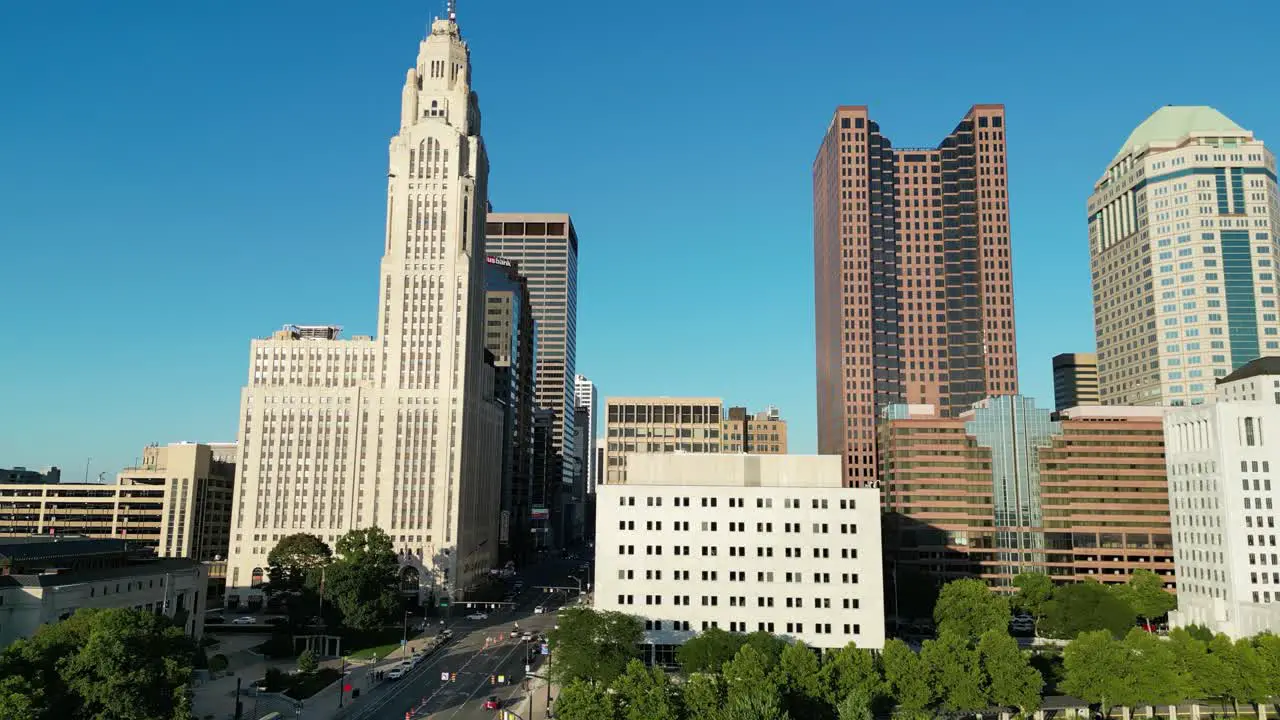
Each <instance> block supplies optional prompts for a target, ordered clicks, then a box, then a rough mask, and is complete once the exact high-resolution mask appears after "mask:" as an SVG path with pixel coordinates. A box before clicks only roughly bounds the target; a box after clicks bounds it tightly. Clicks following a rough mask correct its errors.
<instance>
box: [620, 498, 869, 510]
mask: <svg viewBox="0 0 1280 720" xmlns="http://www.w3.org/2000/svg"><path fill="white" fill-rule="evenodd" d="M700 499H701V501H702V502H701V506H702V507H704V508H705V507H716V506H717V501H718V498H714V497H704V498H700ZM644 500H645V502H644V504H645V507H662V496H658V497H653V496H648V497H646V498H645V499H644ZM690 500H691V498H688V497H675V498H672V501H673V503H672V504H673V505H674V506H675V507H690V504H689V503H690ZM728 500H729V507H731V508H745V507H746V501H747V500H746V498H733V497H731V498H729V499H728ZM782 500H783V503H784V506H783V507H784V509H788V510H799V509H800V498H783V499H782ZM827 502H828V501H827V499H826V498H813V499H812V509H814V510H828V509H830V508H829V507H828V506H827ZM618 505H619V506H620V507H635V505H636V496H634V495H620V496H619V497H618ZM756 507H757V508H765V509H768V508H772V507H773V498H756ZM840 509H841V510H857V509H858V504H857V501H856V500H853V499H844V498H842V499H841V500H840Z"/></svg>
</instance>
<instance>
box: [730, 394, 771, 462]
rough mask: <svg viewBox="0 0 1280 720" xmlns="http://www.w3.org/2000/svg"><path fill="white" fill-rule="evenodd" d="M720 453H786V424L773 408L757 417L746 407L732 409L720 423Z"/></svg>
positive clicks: (758, 414) (756, 414)
mask: <svg viewBox="0 0 1280 720" xmlns="http://www.w3.org/2000/svg"><path fill="white" fill-rule="evenodd" d="M720 440H721V447H720V452H727V453H753V454H762V455H763V454H769V453H772V454H775V455H786V454H787V421H786V420H783V419H782V414H781V413H780V412H779V411H778V408H776V407H774V406H772V405H770V406H769V407H768V408H767V409H765V410H762V411H760V412H758V413H755V414H754V415H753V414H751V413H749V412H747V409H746V408H744V407H731V408H729V409H728V410H727V411H726V412H725V417H724V420H722V421H721V423H720Z"/></svg>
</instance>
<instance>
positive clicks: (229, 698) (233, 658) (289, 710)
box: [192, 633, 430, 720]
mask: <svg viewBox="0 0 1280 720" xmlns="http://www.w3.org/2000/svg"><path fill="white" fill-rule="evenodd" d="M237 639H238V638H237ZM258 642H261V638H258V639H256V640H254V642H253V643H251V644H250V646H252V645H256V644H257V643H258ZM429 644H430V638H429V637H427V636H426V633H423V634H420V635H418V636H417V637H415V638H411V639H410V640H409V647H410V648H413V649H421V648H423V647H427V646H429ZM223 645H224V648H220V651H221V652H222V653H223V654H224V655H226V656H227V661H228V667H227V669H228V672H227V673H224V674H223V675H222V676H221V677H218V678H215V679H213V680H208V681H206V682H204V683H202V684H200V685H198V686H196V687H195V688H194V691H193V698H192V710H193V712H192V716H193V717H194V718H197V719H199V720H204V719H205V718H211V719H212V720H232V719H233V718H234V717H235V708H236V681H237V678H238V679H239V680H240V687H241V694H240V707H241V712H240V718H241V720H257V719H258V718H259V717H261V716H262V715H265V714H267V713H270V712H273V711H274V712H279V713H280V714H281V715H283V716H284V717H285V718H293V717H294V716H295V712H296V711H295V710H294V707H295V705H296V704H297V702H296V701H294V700H292V699H290V698H288V697H285V696H284V695H283V694H278V693H264V694H262V695H256V694H255V693H254V691H253V690H252V689H251V687H250V686H251V685H252V684H253V683H254V682H257V681H258V680H261V679H262V678H263V676H265V675H266V672H267V669H268V668H276V669H278V670H280V671H281V672H284V673H291V672H293V671H294V670H295V669H296V668H297V661H296V660H293V659H289V660H269V659H267V658H265V657H263V656H262V655H259V654H257V653H254V652H251V651H250V650H249V649H248V647H244V648H237V647H236V643H234V641H231V642H227V641H224V643H223ZM228 651H230V652H228ZM401 655H402V653H401V651H400V650H399V649H397V650H395V651H393V652H392V653H391V655H390V657H389V658H379V659H378V662H377V665H376V666H375V665H374V664H373V661H372V660H371V659H366V660H354V661H351V660H349V661H347V663H346V669H347V676H346V677H345V678H343V679H342V682H343V684H344V685H350V686H351V688H352V689H353V690H359V691H360V696H359V697H358V698H355V699H354V700H353V699H352V697H351V693H350V692H344V693H343V701H342V703H343V707H342V708H339V707H338V685H337V683H336V682H335V683H333V684H331V685H330V686H329V687H327V688H325V689H324V690H321V691H320V692H318V693H316V694H315V695H312V696H311V697H310V698H307V699H306V700H304V701H302V708H303V711H302V712H303V715H302V716H303V717H305V718H307V720H331V718H334V717H335V716H339V713H340V712H345V711H346V710H347V709H348V708H349V707H350V706H351V705H352V704H353V703H354V704H360V703H362V702H363V701H364V700H365V699H366V697H367V696H368V695H369V694H370V692H371V691H373V690H375V689H376V688H377V687H379V685H382V684H383V683H385V682H386V681H385V680H384V681H383V682H381V683H380V682H378V681H377V680H375V679H374V674H373V671H375V670H381V671H383V672H386V671H388V670H390V669H391V668H393V667H395V666H397V665H399V664H400V662H401V660H402V659H403V658H402V657H401ZM342 664H343V663H342V659H341V658H331V659H327V660H324V661H323V662H321V666H322V667H327V668H333V669H335V670H337V669H340V668H341V667H342Z"/></svg>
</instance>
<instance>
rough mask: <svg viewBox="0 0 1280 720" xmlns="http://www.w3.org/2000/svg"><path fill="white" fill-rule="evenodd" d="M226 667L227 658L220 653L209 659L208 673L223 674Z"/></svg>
mask: <svg viewBox="0 0 1280 720" xmlns="http://www.w3.org/2000/svg"><path fill="white" fill-rule="evenodd" d="M227 665H228V663H227V656H226V655H223V654H221V653H219V654H217V655H214V656H213V657H211V658H209V672H213V673H220V672H224V671H226V669H227Z"/></svg>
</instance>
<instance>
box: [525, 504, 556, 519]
mask: <svg viewBox="0 0 1280 720" xmlns="http://www.w3.org/2000/svg"><path fill="white" fill-rule="evenodd" d="M549 517H551V511H550V510H547V509H546V508H545V507H541V506H538V505H534V506H533V512H531V513H529V518H530V519H531V520H546V519H547V518H549Z"/></svg>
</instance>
